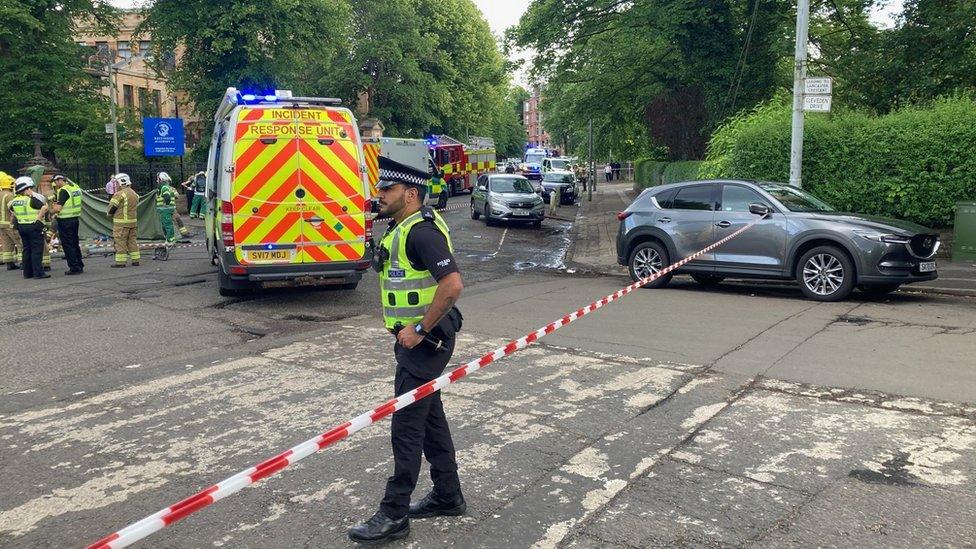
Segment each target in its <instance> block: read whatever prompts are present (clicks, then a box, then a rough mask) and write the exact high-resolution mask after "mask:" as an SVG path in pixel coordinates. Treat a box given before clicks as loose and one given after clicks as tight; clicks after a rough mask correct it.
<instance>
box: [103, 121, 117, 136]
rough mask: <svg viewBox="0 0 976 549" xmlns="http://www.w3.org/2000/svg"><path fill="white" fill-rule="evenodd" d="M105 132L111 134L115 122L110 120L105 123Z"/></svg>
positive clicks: (113, 131) (113, 130)
mask: <svg viewBox="0 0 976 549" xmlns="http://www.w3.org/2000/svg"><path fill="white" fill-rule="evenodd" d="M105 133H107V134H108V135H112V134H113V133H115V124H113V123H111V122H109V123H108V124H105Z"/></svg>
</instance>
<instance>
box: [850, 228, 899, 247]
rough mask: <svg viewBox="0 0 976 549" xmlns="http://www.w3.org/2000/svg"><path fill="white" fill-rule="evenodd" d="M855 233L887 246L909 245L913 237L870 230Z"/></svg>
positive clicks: (859, 230) (856, 230)
mask: <svg viewBox="0 0 976 549" xmlns="http://www.w3.org/2000/svg"><path fill="white" fill-rule="evenodd" d="M854 233H855V234H857V235H858V236H860V237H861V238H865V239H867V240H873V241H874V242H884V243H885V244H908V241H909V240H911V237H908V236H901V235H898V234H889V233H880V232H878V231H872V230H870V229H854Z"/></svg>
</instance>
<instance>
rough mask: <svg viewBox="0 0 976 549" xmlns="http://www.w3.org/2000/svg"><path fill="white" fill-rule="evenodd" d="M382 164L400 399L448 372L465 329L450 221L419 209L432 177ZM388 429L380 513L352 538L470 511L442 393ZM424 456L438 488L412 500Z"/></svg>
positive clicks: (373, 537) (385, 276) (384, 272)
mask: <svg viewBox="0 0 976 549" xmlns="http://www.w3.org/2000/svg"><path fill="white" fill-rule="evenodd" d="M379 165H380V181H379V184H378V185H377V189H378V193H379V194H378V197H379V204H380V208H381V211H380V214H381V215H386V216H390V217H392V218H393V219H392V221H391V222H390V227H389V229H387V231H386V235H385V236H384V237H383V239H382V240H381V241H380V247H379V250H378V252H377V257H376V264H375V267H376V268H377V270H378V271H379V272H380V293H381V301H382V303H383V317H384V322H385V324H386V328H387V329H389V330H390V331H391V332H393V333H395V334H396V339H397V342H396V344H395V345H394V354H395V356H396V362H397V367H396V375H395V377H394V393H395V394H396V395H402V394H404V393H408V392H410V391H412V390H413V389H416V388H417V387H420V386H421V385H423V384H424V383H427V382H428V381H430V380H432V379H434V378H436V377H438V376H440V375H441V374H442V373H443V372H444V368H445V367H446V366H447V364H448V362H449V361H450V359H451V354H452V353H453V352H454V340H455V334H456V332H457V331H458V330H460V329H461V320H462V318H461V313H460V311H458V310H457V308H456V307H455V306H454V304H455V303H456V302H457V299H458V297H459V296H460V295H461V290H462V288H463V285H462V282H461V274H460V271H459V270H458V265H457V261H456V260H455V258H454V255H453V248H452V245H451V236H450V231H449V229H448V227H447V224H446V223H445V222H444V220H443V219H442V218H441V216H440V215H439V214H437V212H435V211H433V210H432V209H430V208H428V207H424V206H422V204H423V201H424V194H425V192H426V190H427V185H428V181H429V179H430V174H428V173H424V172H422V171H419V170H416V169H414V168H411V167H409V166H406V165H404V164H400V163H397V162H394V161H392V160H389V159H387V158H386V157H383V156H381V157H380V159H379ZM390 428H391V435H392V436H391V438H392V443H393V476H391V477H390V478H389V480H388V481H387V484H386V494H385V496H384V497H383V501H382V502H381V503H380V506H379V510H378V511H377V512H376V514H375V515H373V516H372V517H371V518H370V519H369V520H367V521H366V522H364V523H362V524H359V525H357V526H354V527H353V528H351V529H350V530H349V538H350V539H351V540H353V541H355V542H358V543H370V544H372V543H378V542H382V541H387V540H391V539H399V538H403V537H405V536H407V535H408V534H409V533H410V518H425V517H432V516H436V515H448V516H458V515H461V514H463V513H464V512H465V510H466V508H467V505H466V503H465V501H464V496H463V495H462V494H461V483H460V480H459V479H458V474H457V461H456V460H455V452H454V442H453V441H452V440H451V432H450V429H449V428H448V424H447V417H446V416H445V415H444V405H443V404H442V402H441V394H440V392H435V393H433V394H431V395H430V396H428V397H427V398H424V399H421V400H419V401H417V402H415V403H413V404H411V405H410V406H407V407H406V408H403V409H402V410H399V411H397V412H395V413H394V414H393V421H392V423H391V426H390ZM421 455H423V456H426V458H427V461H429V462H430V476H431V479H432V480H433V482H434V489H433V491H431V493H430V494H428V495H427V496H426V497H425V498H423V499H422V500H420V501H418V502H415V503H410V495H411V494H412V493H413V490H414V487H416V485H417V477H418V476H419V474H420V465H421Z"/></svg>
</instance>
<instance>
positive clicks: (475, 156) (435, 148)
mask: <svg viewBox="0 0 976 549" xmlns="http://www.w3.org/2000/svg"><path fill="white" fill-rule="evenodd" d="M427 146H428V148H430V155H431V158H432V159H433V160H434V164H435V165H436V166H437V169H439V170H441V171H442V172H443V173H444V181H445V183H446V184H447V189H448V193H449V194H450V195H455V194H458V193H459V192H462V191H471V190H472V189H474V186H475V183H476V182H477V180H478V176H479V175H481V174H484V173H489V172H493V171H495V162H496V158H495V141H494V140H493V139H491V138H489V137H472V138H470V143H467V144H465V143H462V142H460V141H458V140H456V139H453V138H451V137H449V136H446V135H436V136H433V137H430V138H429V139H427Z"/></svg>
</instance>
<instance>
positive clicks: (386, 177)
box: [380, 170, 428, 186]
mask: <svg viewBox="0 0 976 549" xmlns="http://www.w3.org/2000/svg"><path fill="white" fill-rule="evenodd" d="M427 179H428V178H426V177H421V176H418V175H414V174H411V173H406V172H401V171H397V170H380V181H385V182H387V183H392V184H395V183H403V184H404V185H422V186H423V185H427Z"/></svg>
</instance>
